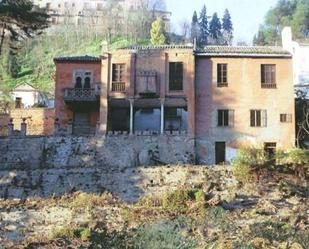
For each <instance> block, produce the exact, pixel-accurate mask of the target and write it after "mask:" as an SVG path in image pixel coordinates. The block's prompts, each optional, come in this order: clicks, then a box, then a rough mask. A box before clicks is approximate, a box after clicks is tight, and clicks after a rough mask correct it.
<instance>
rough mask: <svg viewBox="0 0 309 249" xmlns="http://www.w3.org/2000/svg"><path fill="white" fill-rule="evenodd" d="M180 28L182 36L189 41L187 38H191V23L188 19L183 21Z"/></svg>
mask: <svg viewBox="0 0 309 249" xmlns="http://www.w3.org/2000/svg"><path fill="white" fill-rule="evenodd" d="M179 26H180V30H181V36H182V37H183V38H184V40H187V38H188V37H190V29H191V24H190V22H189V21H188V20H187V19H183V20H182V21H180V23H179Z"/></svg>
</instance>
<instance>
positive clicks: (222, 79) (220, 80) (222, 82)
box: [217, 63, 228, 87]
mask: <svg viewBox="0 0 309 249" xmlns="http://www.w3.org/2000/svg"><path fill="white" fill-rule="evenodd" d="M227 70H228V69H227V63H218V64H217V86H218V87H227V86H228V80H227V75H228V73H227Z"/></svg>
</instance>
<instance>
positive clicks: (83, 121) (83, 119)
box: [73, 112, 90, 135]
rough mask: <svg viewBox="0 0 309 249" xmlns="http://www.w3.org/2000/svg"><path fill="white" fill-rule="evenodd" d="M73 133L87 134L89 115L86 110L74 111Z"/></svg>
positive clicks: (88, 132)
mask: <svg viewBox="0 0 309 249" xmlns="http://www.w3.org/2000/svg"><path fill="white" fill-rule="evenodd" d="M73 134H74V135H89V134H90V117H89V113H87V112H75V113H74V123H73Z"/></svg>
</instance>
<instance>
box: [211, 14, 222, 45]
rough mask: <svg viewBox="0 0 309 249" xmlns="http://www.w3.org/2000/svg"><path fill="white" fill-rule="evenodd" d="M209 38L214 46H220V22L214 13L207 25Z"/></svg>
mask: <svg viewBox="0 0 309 249" xmlns="http://www.w3.org/2000/svg"><path fill="white" fill-rule="evenodd" d="M209 36H210V37H211V39H212V42H213V43H214V44H220V43H221V38H222V33H221V22H220V19H219V18H218V14H217V12H215V13H214V14H213V16H212V19H211V21H210V23H209Z"/></svg>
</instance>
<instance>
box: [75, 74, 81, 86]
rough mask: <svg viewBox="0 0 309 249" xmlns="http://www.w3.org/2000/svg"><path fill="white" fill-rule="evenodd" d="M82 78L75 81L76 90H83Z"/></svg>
mask: <svg viewBox="0 0 309 249" xmlns="http://www.w3.org/2000/svg"><path fill="white" fill-rule="evenodd" d="M82 87H83V86H82V77H80V76H78V77H76V79H75V88H82Z"/></svg>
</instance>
